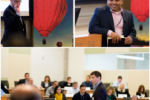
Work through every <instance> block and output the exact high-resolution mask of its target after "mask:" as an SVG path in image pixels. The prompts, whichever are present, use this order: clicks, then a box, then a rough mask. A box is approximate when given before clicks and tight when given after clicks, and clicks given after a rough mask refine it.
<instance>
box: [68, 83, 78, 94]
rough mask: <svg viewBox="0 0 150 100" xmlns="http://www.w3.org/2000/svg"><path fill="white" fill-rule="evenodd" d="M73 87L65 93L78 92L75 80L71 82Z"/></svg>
mask: <svg viewBox="0 0 150 100" xmlns="http://www.w3.org/2000/svg"><path fill="white" fill-rule="evenodd" d="M72 86H73V87H72V88H71V89H69V90H67V94H73V95H74V94H76V93H78V92H79V91H80V90H79V89H78V83H77V82H73V85H72Z"/></svg>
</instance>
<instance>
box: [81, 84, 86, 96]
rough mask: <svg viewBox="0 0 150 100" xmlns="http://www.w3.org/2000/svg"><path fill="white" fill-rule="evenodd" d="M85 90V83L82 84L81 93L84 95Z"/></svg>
mask: <svg viewBox="0 0 150 100" xmlns="http://www.w3.org/2000/svg"><path fill="white" fill-rule="evenodd" d="M85 90H86V87H85V85H84V84H82V85H80V93H81V94H82V95H84V93H85Z"/></svg>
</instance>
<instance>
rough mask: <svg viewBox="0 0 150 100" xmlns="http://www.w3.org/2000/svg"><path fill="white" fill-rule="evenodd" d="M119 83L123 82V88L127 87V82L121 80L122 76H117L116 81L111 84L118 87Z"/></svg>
mask: <svg viewBox="0 0 150 100" xmlns="http://www.w3.org/2000/svg"><path fill="white" fill-rule="evenodd" d="M120 83H124V85H125V88H126V89H127V88H128V87H127V84H126V83H125V82H123V81H122V76H118V81H115V82H113V85H112V86H116V87H118V86H119V84H120Z"/></svg>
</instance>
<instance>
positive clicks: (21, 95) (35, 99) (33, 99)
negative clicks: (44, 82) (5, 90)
mask: <svg viewBox="0 0 150 100" xmlns="http://www.w3.org/2000/svg"><path fill="white" fill-rule="evenodd" d="M10 100H42V95H41V93H40V91H39V89H38V88H36V87H34V86H32V85H29V84H21V85H17V86H16V87H15V88H14V89H13V90H12V92H11V98H10Z"/></svg>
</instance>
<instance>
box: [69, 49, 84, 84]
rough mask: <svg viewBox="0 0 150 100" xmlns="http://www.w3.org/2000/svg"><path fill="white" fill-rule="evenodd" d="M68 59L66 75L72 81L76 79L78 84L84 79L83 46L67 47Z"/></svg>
mask: <svg viewBox="0 0 150 100" xmlns="http://www.w3.org/2000/svg"><path fill="white" fill-rule="evenodd" d="M68 59H69V61H68V76H71V77H72V82H74V81H77V82H78V84H79V85H80V84H81V83H82V82H83V79H84V77H83V75H84V66H85V64H84V63H85V56H84V48H76V49H74V48H69V57H68Z"/></svg>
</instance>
